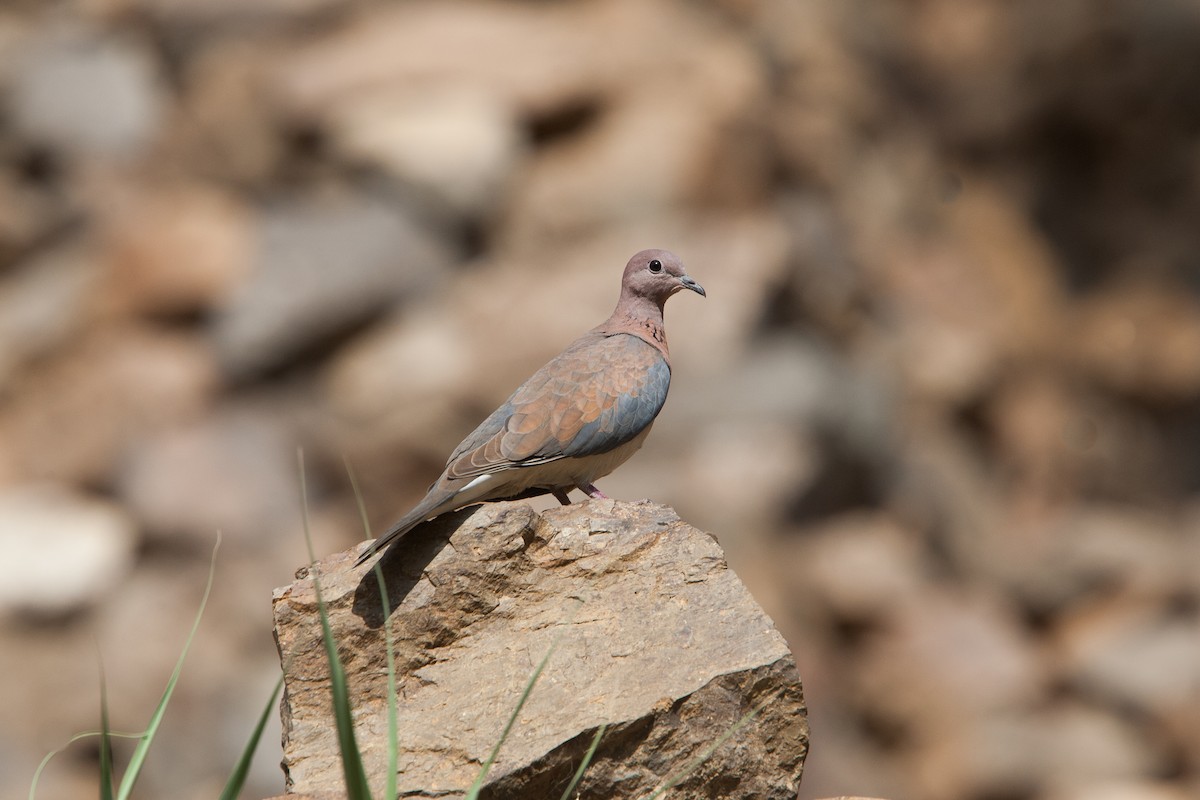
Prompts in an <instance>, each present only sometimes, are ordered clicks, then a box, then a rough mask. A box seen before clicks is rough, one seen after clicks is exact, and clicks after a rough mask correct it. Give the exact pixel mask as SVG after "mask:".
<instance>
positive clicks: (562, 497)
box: [550, 489, 571, 506]
mask: <svg viewBox="0 0 1200 800" xmlns="http://www.w3.org/2000/svg"><path fill="white" fill-rule="evenodd" d="M550 492H551V493H552V494H553V495H554V497H555V498H556V499H557V500H558V502H560V503H562V504H563V505H564V506H569V505H571V498H570V497H568V496H567V490H566V489H551V490H550Z"/></svg>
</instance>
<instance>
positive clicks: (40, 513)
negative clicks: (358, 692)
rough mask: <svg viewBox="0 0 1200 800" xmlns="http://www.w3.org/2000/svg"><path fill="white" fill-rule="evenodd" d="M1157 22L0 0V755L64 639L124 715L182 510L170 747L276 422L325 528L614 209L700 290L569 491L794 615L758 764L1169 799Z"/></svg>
mask: <svg viewBox="0 0 1200 800" xmlns="http://www.w3.org/2000/svg"><path fill="white" fill-rule="evenodd" d="M1197 54H1200V14H1198V12H1197V10H1196V8H1195V7H1194V5H1193V4H1188V3H1184V2H1178V0H1115V2H1110V3H1106V4H1104V5H1103V7H1098V6H1097V5H1096V4H1088V3H1067V2H1059V3H1041V2H1028V1H1024V0H1018V1H1015V2H997V1H996V0H971V1H970V2H967V1H966V0H917V1H916V2H899V1H898V0H878V1H877V2H872V3H863V2H846V0H809V1H808V2H802V3H801V2H793V1H792V0H754V1H753V2H733V1H732V0H705V1H704V2H683V1H682V0H653V1H652V2H647V0H616V1H615V2H614V1H613V0H571V2H562V3H554V4H545V3H535V2H528V1H524V0H512V1H511V2H510V1H505V2H483V0H474V1H473V2H468V1H467V0H449V1H446V0H427V1H425V2H406V3H388V2H383V0H352V1H348V0H262V1H261V2H256V3H243V2H236V1H234V0H216V1H214V0H88V1H87V2H75V3H51V2H39V1H36V0H16V2H9V3H5V4H3V6H2V7H0V500H2V501H3V502H0V506H3V509H0V511H3V516H4V519H3V520H2V521H0V525H2V526H3V529H4V535H3V537H0V560H3V563H5V564H7V565H10V569H14V568H15V569H16V570H17V571H19V572H20V573H21V575H20V580H17V579H15V578H14V579H13V580H10V581H9V584H10V589H13V590H14V591H8V590H6V592H4V593H0V670H2V671H3V674H5V675H6V676H9V680H7V681H5V682H4V684H3V688H0V714H2V715H3V717H4V718H5V719H6V720H7V719H11V720H19V721H20V723H19V724H13V725H9V726H7V727H6V728H5V729H4V730H0V767H2V768H0V796H5V797H7V796H20V795H22V794H24V793H26V792H27V787H28V778H29V776H30V775H31V774H32V772H33V769H34V768H35V767H36V764H37V762H38V760H39V759H40V757H41V756H42V755H43V754H44V753H45V752H46V751H48V750H50V749H51V748H54V747H57V746H59V745H61V744H62V743H63V742H64V741H65V739H66V738H67V736H68V735H69V734H70V733H72V732H74V731H78V730H84V729H89V728H92V727H94V726H95V723H96V709H97V705H98V695H97V692H96V689H95V686H96V672H97V670H96V667H95V663H94V659H92V657H91V653H92V652H93V649H94V648H93V645H92V641H93V639H95V640H98V641H99V642H100V649H101V651H102V655H103V659H104V665H105V674H106V675H107V676H108V680H109V684H110V685H109V695H108V696H109V701H110V704H111V706H112V709H113V714H114V719H113V723H114V725H115V726H116V727H120V728H127V729H137V728H140V727H141V726H142V725H143V724H144V722H145V719H146V718H147V717H148V716H149V714H150V711H151V709H152V708H153V707H154V704H155V703H156V702H157V699H158V695H159V692H160V691H161V688H162V685H163V683H164V682H165V680H166V678H167V676H168V675H169V674H170V671H171V668H172V666H173V663H174V659H175V658H176V656H177V655H178V652H179V649H180V647H181V646H182V641H183V638H184V633H185V631H186V629H187V626H188V624H189V621H190V619H191V616H192V614H193V613H194V611H195V607H196V604H197V603H198V600H199V596H200V592H201V588H202V586H203V581H204V577H205V573H206V568H207V561H208V556H209V552H210V548H211V544H212V541H213V538H214V537H215V529H217V528H219V529H220V530H222V531H223V534H224V539H223V545H222V548H221V551H220V555H219V567H218V575H217V584H216V586H215V587H214V594H213V599H212V601H211V604H210V606H209V609H208V612H207V617H206V620H205V623H204V625H203V626H202V627H201V631H200V634H199V637H198V639H197V641H196V642H195V644H194V646H193V650H192V655H191V658H190V660H189V662H188V665H187V668H186V669H185V671H184V675H183V680H182V681H181V683H180V686H179V689H178V693H177V696H176V703H175V705H174V706H173V708H172V710H171V712H170V713H169V714H168V716H167V719H166V723H165V727H164V729H163V732H162V736H161V738H160V739H159V741H158V742H156V744H155V748H154V750H153V751H152V752H151V754H150V759H149V762H148V771H147V773H146V774H145V776H144V778H143V780H142V782H141V783H140V784H139V791H142V792H144V793H145V794H146V796H149V797H182V798H184V800H187V798H189V797H196V798H200V797H211V796H213V795H214V794H216V793H217V791H219V788H220V786H221V785H222V784H223V782H224V779H225V776H226V775H227V772H228V769H229V765H231V764H232V763H234V761H235V760H236V757H237V754H238V749H239V747H240V743H241V742H242V741H243V740H244V736H245V732H247V731H249V730H250V728H251V726H252V725H253V720H254V718H255V715H256V714H257V712H258V709H259V708H261V704H262V702H265V698H266V696H267V695H268V693H269V691H270V687H271V686H272V685H273V683H274V680H275V677H276V675H277V670H278V662H277V657H276V653H275V649H274V646H273V644H272V642H271V640H270V637H269V631H270V629H271V624H272V620H271V616H270V613H269V608H268V607H267V603H266V598H267V597H269V596H270V592H271V590H272V589H273V588H274V587H276V586H280V585H283V584H285V583H288V582H289V581H290V580H291V577H290V576H291V575H292V574H293V572H294V570H295V569H296V567H297V566H298V565H301V564H303V563H305V562H306V561H307V557H306V555H305V552H304V547H303V544H302V541H301V538H300V536H299V512H298V509H297V506H298V503H299V500H298V495H299V492H298V488H297V480H296V477H295V469H296V468H295V461H296V458H295V452H296V449H297V448H298V447H299V448H303V450H304V452H305V454H306V460H307V463H308V465H309V474H308V480H309V487H310V492H309V498H310V511H311V517H312V527H313V532H314V535H315V536H316V539H317V548H318V550H319V551H320V552H323V553H333V552H338V551H341V550H344V549H345V548H346V547H348V546H350V545H351V544H352V543H353V542H354V541H355V540H356V539H358V538H360V537H361V535H362V532H361V529H360V525H359V524H358V515H357V511H356V507H355V503H354V500H353V493H352V491H351V489H350V481H349V480H348V478H347V477H346V473H345V462H346V461H349V462H350V464H351V465H352V466H353V468H354V471H355V474H356V476H357V478H358V482H359V484H360V486H361V488H362V490H363V493H364V496H365V500H366V504H367V508H368V509H369V511H370V516H371V522H372V524H373V525H374V526H376V529H378V528H379V527H380V526H383V525H386V524H387V523H388V522H390V521H391V520H392V519H393V518H394V517H395V516H396V515H397V514H398V513H400V512H402V511H403V510H405V509H406V508H407V507H408V506H409V505H410V504H411V503H412V502H413V501H414V500H415V499H416V498H417V497H418V496H419V495H420V494H421V493H422V490H423V488H424V487H425V486H426V485H428V482H429V481H430V480H431V479H432V477H433V476H434V475H436V474H437V472H438V470H439V467H440V465H441V462H442V459H443V458H444V457H445V454H446V453H447V452H448V450H449V449H450V448H451V447H453V445H454V444H455V443H457V442H458V441H459V439H460V438H461V436H462V435H463V434H464V433H465V432H466V431H468V430H470V429H471V427H472V426H474V425H475V424H476V423H477V422H478V420H479V418H480V417H481V416H482V415H483V414H486V413H487V412H489V411H490V410H491V409H492V408H493V407H495V405H496V404H497V403H498V402H499V401H500V400H502V399H503V397H504V396H506V394H507V393H508V392H509V391H510V390H511V389H512V388H513V386H514V385H516V384H517V383H518V382H519V381H520V380H521V379H522V378H523V377H524V376H525V375H527V374H528V373H529V371H530V370H532V369H533V368H536V367H537V366H538V365H539V364H540V363H542V361H543V360H544V359H545V358H546V357H548V356H550V355H552V354H553V353H555V352H557V350H558V349H560V348H561V346H562V345H563V344H565V343H566V342H568V341H569V340H570V339H571V338H572V337H574V336H576V335H577V334H578V333H579V332H580V331H581V330H583V329H586V328H587V327H589V326H590V325H592V324H594V323H595V322H597V321H599V320H601V319H603V317H604V316H605V315H606V314H607V313H608V312H609V310H610V308H611V305H612V303H613V301H614V300H615V294H616V276H617V274H618V273H619V270H620V267H621V265H622V264H623V263H624V261H625V259H626V258H628V256H629V255H630V254H631V253H632V252H634V251H636V250H637V249H639V248H641V247H647V246H664V247H669V248H671V249H672V250H675V251H676V252H678V253H679V254H680V255H681V256H682V257H683V259H684V261H685V263H686V264H687V265H688V268H689V271H690V272H691V273H693V274H694V275H695V276H696V277H697V278H698V279H699V280H700V281H701V282H702V283H703V284H704V286H705V287H706V288H707V289H708V292H709V296H708V300H707V301H705V302H704V303H702V304H701V303H697V304H689V305H687V306H684V305H681V306H679V307H676V308H672V309H671V310H670V311H669V312H668V313H669V315H670V320H669V328H670V335H671V344H672V354H673V366H674V382H673V388H672V394H671V397H670V399H669V401H668V403H667V407H666V409H665V411H664V413H663V415H662V416H661V418H660V420H659V421H658V423H657V424H656V426H655V430H654V432H653V434H652V435H651V436H650V437H649V439H648V441H647V445H646V447H645V448H644V450H643V451H642V452H641V453H639V454H638V456H637V457H636V458H634V459H633V460H632V461H631V462H630V463H628V464H627V465H625V466H624V467H623V468H622V469H621V470H620V471H618V472H617V473H616V474H614V475H613V476H610V478H609V479H607V481H606V482H605V483H604V486H603V488H604V490H605V491H606V493H608V494H610V495H612V496H614V497H620V498H623V499H627V500H634V499H638V498H643V497H646V496H650V497H652V498H654V500H655V501H657V502H664V503H669V504H670V505H671V506H672V507H674V508H677V509H678V510H679V514H680V516H681V517H682V518H683V519H686V520H688V521H689V523H691V524H694V525H696V526H697V527H698V528H700V529H702V530H710V531H713V532H715V533H716V534H717V535H719V536H720V537H721V542H722V546H723V548H724V550H725V551H726V553H727V555H728V558H729V562H730V564H731V565H732V566H733V568H734V569H736V571H737V573H738V575H739V576H741V578H742V579H743V580H744V581H745V582H746V585H747V586H748V587H749V589H750V591H751V593H752V594H753V595H754V596H755V598H756V600H757V601H758V602H759V603H760V604H761V605H762V606H763V608H764V609H765V610H766V611H767V613H769V614H770V616H771V618H773V619H774V620H775V621H776V622H777V624H778V627H779V629H780V631H781V632H782V633H783V635H784V636H785V637H786V638H787V640H788V641H789V642H790V643H791V645H792V646H793V649H794V651H795V652H796V654H797V658H798V667H799V669H800V673H801V674H802V675H803V676H804V679H805V689H806V698H807V700H808V703H809V706H810V719H811V721H812V725H813V735H814V749H813V756H812V757H811V758H809V759H808V760H807V763H806V765H805V776H804V785H803V786H802V788H801V797H804V798H811V797H821V796H832V795H839V794H855V793H857V794H867V795H875V796H880V797H894V798H899V797H922V798H929V799H930V800H950V799H951V798H954V800H960V799H961V798H967V799H968V800H972V799H973V800H983V799H985V798H987V799H991V800H995V798H1005V800H1076V799H1077V798H1088V799H1089V800H1093V798H1098V797H1099V798H1121V799H1122V800H1175V799H1176V798H1185V797H1193V796H1196V795H1197V794H1198V793H1200V744H1198V743H1200V729H1198V728H1197V722H1196V720H1198V719H1200V688H1198V686H1197V683H1196V679H1195V676H1196V675H1197V674H1200V652H1198V651H1197V647H1196V645H1195V642H1196V641H1200V577H1198V576H1200V570H1198V569H1197V568H1196V566H1195V565H1196V564H1197V563H1198V559H1200V504H1198V503H1197V497H1198V495H1200V458H1198V457H1197V453H1200V410H1198V409H1200V402H1198V401H1200V327H1198V326H1200V322H1198V320H1200V313H1198V312H1200V293H1198V290H1197V287H1198V286H1200V281H1198V279H1197V278H1198V274H1200V273H1198V272H1197V266H1196V258H1195V254H1196V253H1197V252H1200V226H1197V225H1196V219H1198V218H1200V169H1197V148H1196V136H1197V132H1198V131H1200V110H1198V109H1200V80H1198V79H1197V77H1196V76H1197V75H1200V63H1197V62H1198V59H1200V56H1198V55H1197ZM31 498H32V499H31ZM38 498H40V499H38ZM31 504H33V505H31ZM85 542H86V544H84V543H85ZM71 543H77V544H71ZM93 547H95V548H96V549H95V550H92V549H91V548H93ZM60 552H62V553H63V554H62V555H55V554H56V553H60ZM93 552H94V553H96V554H97V555H95V556H94V557H92V556H88V557H85V556H86V555H87V554H89V553H93ZM100 554H102V555H100ZM60 560H61V561H60ZM27 565H28V566H27ZM272 735H273V734H268V739H270V738H271V736H272ZM121 752H123V751H119V752H118V755H120V754H121ZM70 753H71V755H69V756H68V757H65V758H62V757H60V758H59V759H58V760H57V761H56V762H54V764H53V765H52V768H51V770H50V771H49V772H48V773H47V775H46V777H45V778H44V780H43V784H42V791H41V792H40V793H39V795H40V796H46V797H48V796H53V797H65V798H70V797H75V796H83V795H85V796H89V797H90V796H94V794H95V783H94V774H95V754H94V753H93V752H92V751H89V750H88V749H87V748H86V747H84V746H83V745H78V746H76V747H75V748H72V750H71V751H70ZM275 761H276V757H275V755H274V754H270V755H265V756H264V757H260V759H259V761H258V763H257V765H256V768H255V769H256V771H255V773H254V776H253V784H252V786H251V788H250V789H249V790H248V792H247V796H267V795H270V794H275V793H278V792H279V791H280V789H281V786H282V778H281V776H280V773H279V770H278V768H277V765H276V764H275Z"/></svg>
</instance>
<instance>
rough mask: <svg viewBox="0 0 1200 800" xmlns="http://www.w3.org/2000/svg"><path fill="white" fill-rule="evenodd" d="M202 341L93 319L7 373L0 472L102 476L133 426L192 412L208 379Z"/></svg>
mask: <svg viewBox="0 0 1200 800" xmlns="http://www.w3.org/2000/svg"><path fill="white" fill-rule="evenodd" d="M217 383H218V381H217V371H216V365H215V363H214V359H213V356H212V353H211V351H210V349H209V348H208V347H207V346H206V345H205V343H204V341H203V340H202V339H201V338H200V337H199V336H196V335H194V334H190V333H182V332H177V331H172V330H166V329H162V328H158V327H155V326H148V325H147V326H142V325H128V324H116V325H110V326H97V325H93V326H90V327H89V328H87V335H85V336H78V337H75V339H74V340H73V341H72V342H71V346H70V347H69V348H64V350H63V352H62V353H60V354H57V356H56V357H55V358H53V359H47V360H45V362H44V363H39V364H38V365H37V369H32V368H31V369H29V370H26V371H25V374H23V375H22V380H20V381H14V382H13V383H12V384H11V386H12V391H13V401H12V402H11V403H9V404H7V405H6V406H4V407H3V409H0V412H2V413H0V482H2V481H5V480H10V481H17V480H29V479H34V480H55V481H64V482H82V483H92V484H100V485H103V484H105V483H107V482H108V481H109V480H110V479H111V474H112V470H113V469H114V466H115V464H116V461H117V459H118V458H119V457H120V455H121V454H122V452H123V451H124V450H125V448H127V447H128V446H129V445H130V444H131V443H132V442H133V441H134V440H135V439H136V437H138V436H139V435H145V434H148V433H149V432H151V431H154V430H161V429H164V428H167V427H170V426H172V425H174V424H176V423H178V422H179V421H180V420H186V419H192V418H194V417H195V416H196V415H197V414H198V413H200V412H202V411H203V410H205V409H206V408H207V407H208V404H209V403H210V401H211V399H212V396H213V394H214V393H215V391H216V389H217Z"/></svg>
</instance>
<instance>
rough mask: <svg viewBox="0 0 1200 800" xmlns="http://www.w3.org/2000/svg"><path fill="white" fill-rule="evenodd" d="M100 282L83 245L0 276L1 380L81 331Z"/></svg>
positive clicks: (53, 252) (62, 249) (58, 250)
mask: <svg viewBox="0 0 1200 800" xmlns="http://www.w3.org/2000/svg"><path fill="white" fill-rule="evenodd" d="M96 284H97V280H96V270H95V267H94V262H93V261H92V260H91V259H89V257H88V254H87V252H86V251H85V250H83V249H82V248H80V247H78V246H69V245H68V246H64V247H60V248H56V249H53V250H50V251H48V252H45V253H42V254H40V255H39V256H37V257H35V258H31V259H29V261H28V262H26V263H24V264H22V265H21V267H20V268H19V269H17V270H15V271H13V272H12V273H9V274H5V275H4V276H3V279H2V280H0V384H4V383H6V382H7V381H8V380H9V379H10V378H11V376H12V374H13V372H14V371H15V370H18V369H19V368H20V367H22V366H23V365H25V364H26V363H28V362H30V361H32V360H34V359H37V358H39V357H41V356H45V355H46V354H48V353H50V352H52V351H53V350H54V349H55V348H56V347H58V346H60V345H62V344H63V343H64V342H66V341H69V340H70V337H71V336H72V335H73V334H75V333H77V332H78V330H79V328H80V327H81V324H82V322H83V319H84V318H85V317H86V316H87V313H86V312H87V310H88V307H89V300H90V298H91V295H92V292H93V291H94V289H95V287H96Z"/></svg>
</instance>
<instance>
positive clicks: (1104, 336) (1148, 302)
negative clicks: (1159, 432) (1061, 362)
mask: <svg viewBox="0 0 1200 800" xmlns="http://www.w3.org/2000/svg"><path fill="white" fill-rule="evenodd" d="M1131 272H1132V274H1133V275H1134V276H1136V275H1137V274H1138V273H1137V271H1136V267H1134V268H1133V269H1131ZM1072 312H1073V313H1071V314H1070V315H1069V316H1068V318H1067V319H1068V324H1069V325H1070V326H1071V331H1072V333H1071V335H1070V336H1067V337H1064V338H1063V350H1064V353H1065V355H1066V357H1067V359H1068V360H1069V361H1070V362H1072V363H1073V366H1075V367H1076V369H1079V370H1080V371H1082V372H1083V373H1084V374H1086V375H1088V376H1089V377H1091V378H1093V379H1094V380H1097V381H1099V382H1101V383H1103V384H1105V385H1107V386H1109V387H1111V388H1112V389H1114V390H1116V391H1118V392H1121V393H1122V394H1128V395H1131V396H1133V397H1137V398H1142V399H1145V400H1149V401H1158V402H1164V401H1166V402H1186V401H1189V400H1193V399H1195V398H1196V396H1197V395H1200V302H1198V301H1197V300H1196V298H1195V296H1194V295H1193V294H1192V292H1190V291H1189V290H1188V288H1187V287H1186V286H1183V285H1179V286H1172V285H1167V284H1156V283H1153V282H1150V281H1146V280H1138V279H1136V278H1132V279H1130V280H1129V281H1128V282H1127V283H1124V284H1121V285H1114V286H1111V287H1106V288H1104V289H1101V290H1099V291H1097V292H1094V293H1093V294H1091V295H1089V296H1087V297H1086V298H1085V299H1083V300H1081V301H1079V302H1078V303H1076V304H1075V306H1074V308H1073V309H1072Z"/></svg>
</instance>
